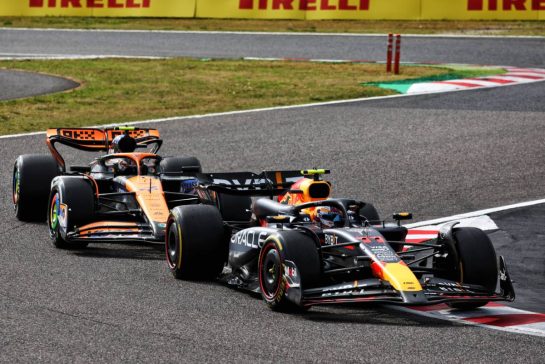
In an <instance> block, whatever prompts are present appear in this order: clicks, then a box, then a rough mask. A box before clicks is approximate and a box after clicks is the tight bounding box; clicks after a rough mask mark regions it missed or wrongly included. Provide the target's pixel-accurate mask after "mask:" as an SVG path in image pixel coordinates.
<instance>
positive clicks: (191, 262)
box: [165, 205, 229, 279]
mask: <svg viewBox="0 0 545 364" xmlns="http://www.w3.org/2000/svg"><path fill="white" fill-rule="evenodd" d="M228 242H229V240H228V237H227V234H226V232H225V229H224V227H223V220H222V219H221V215H220V213H219V211H218V209H217V208H216V207H214V206H212V205H185V206H178V207H175V208H174V209H172V211H171V212H170V216H169V219H168V222H167V228H166V244H165V249H166V258H167V263H168V267H169V269H170V271H171V273H172V275H174V277H176V278H178V279H213V278H216V277H217V276H218V275H219V274H220V273H221V271H222V270H223V266H224V264H225V262H226V261H227V251H228Z"/></svg>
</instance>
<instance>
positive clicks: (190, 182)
mask: <svg viewBox="0 0 545 364" xmlns="http://www.w3.org/2000/svg"><path fill="white" fill-rule="evenodd" d="M198 182H199V181H198V180H197V179H196V178H189V179H184V180H183V181H182V183H181V185H180V192H182V193H189V194H196V193H197V190H196V189H195V188H196V187H197V185H198Z"/></svg>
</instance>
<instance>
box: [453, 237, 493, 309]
mask: <svg viewBox="0 0 545 364" xmlns="http://www.w3.org/2000/svg"><path fill="white" fill-rule="evenodd" d="M454 238H455V240H456V253H457V255H458V267H457V268H458V269H457V280H458V281H459V282H461V283H466V284H475V285H480V286H483V287H484V288H485V289H486V290H487V291H488V293H489V294H493V293H494V291H495V290H496V285H497V282H498V261H497V258H496V251H495V250H494V246H493V245H492V242H491V241H490V239H489V238H488V236H487V235H486V234H485V233H484V232H483V231H482V230H480V229H477V228H471V227H464V228H457V229H454ZM487 303H488V301H478V302H454V303H450V304H449V306H451V307H453V308H458V309H473V308H477V307H481V306H484V305H486V304H487Z"/></svg>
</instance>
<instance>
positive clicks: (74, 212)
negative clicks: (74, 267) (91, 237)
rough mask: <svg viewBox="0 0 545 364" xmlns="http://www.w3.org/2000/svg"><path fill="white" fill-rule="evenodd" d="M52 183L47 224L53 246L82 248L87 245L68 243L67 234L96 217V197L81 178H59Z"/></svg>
mask: <svg viewBox="0 0 545 364" xmlns="http://www.w3.org/2000/svg"><path fill="white" fill-rule="evenodd" d="M60 178H61V180H60V181H57V180H56V181H54V183H53V187H52V188H51V193H50V195H49V212H48V214H47V225H48V227H49V236H50V238H51V241H52V243H53V245H54V246H55V247H57V248H59V249H82V248H85V247H86V246H87V244H88V243H87V242H79V241H78V242H69V241H67V240H66V234H67V233H68V232H70V231H73V229H74V227H81V226H83V225H85V224H87V223H89V222H91V221H92V220H93V219H94V217H95V195H94V191H93V188H92V186H91V184H90V183H89V182H88V181H86V180H85V179H84V178H74V177H67V178H63V177H60Z"/></svg>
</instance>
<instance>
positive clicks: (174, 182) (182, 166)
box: [160, 157, 202, 192]
mask: <svg viewBox="0 0 545 364" xmlns="http://www.w3.org/2000/svg"><path fill="white" fill-rule="evenodd" d="M160 167H161V172H163V173H167V174H166V175H164V176H163V177H161V180H162V184H163V190H165V191H167V192H181V191H182V185H181V182H180V179H179V175H178V173H180V172H183V175H184V176H189V177H191V176H195V175H196V174H197V173H201V171H202V168H201V162H199V160H198V159H197V158H195V157H165V158H163V159H162V160H161V165H160ZM169 173H174V174H175V175H169Z"/></svg>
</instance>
